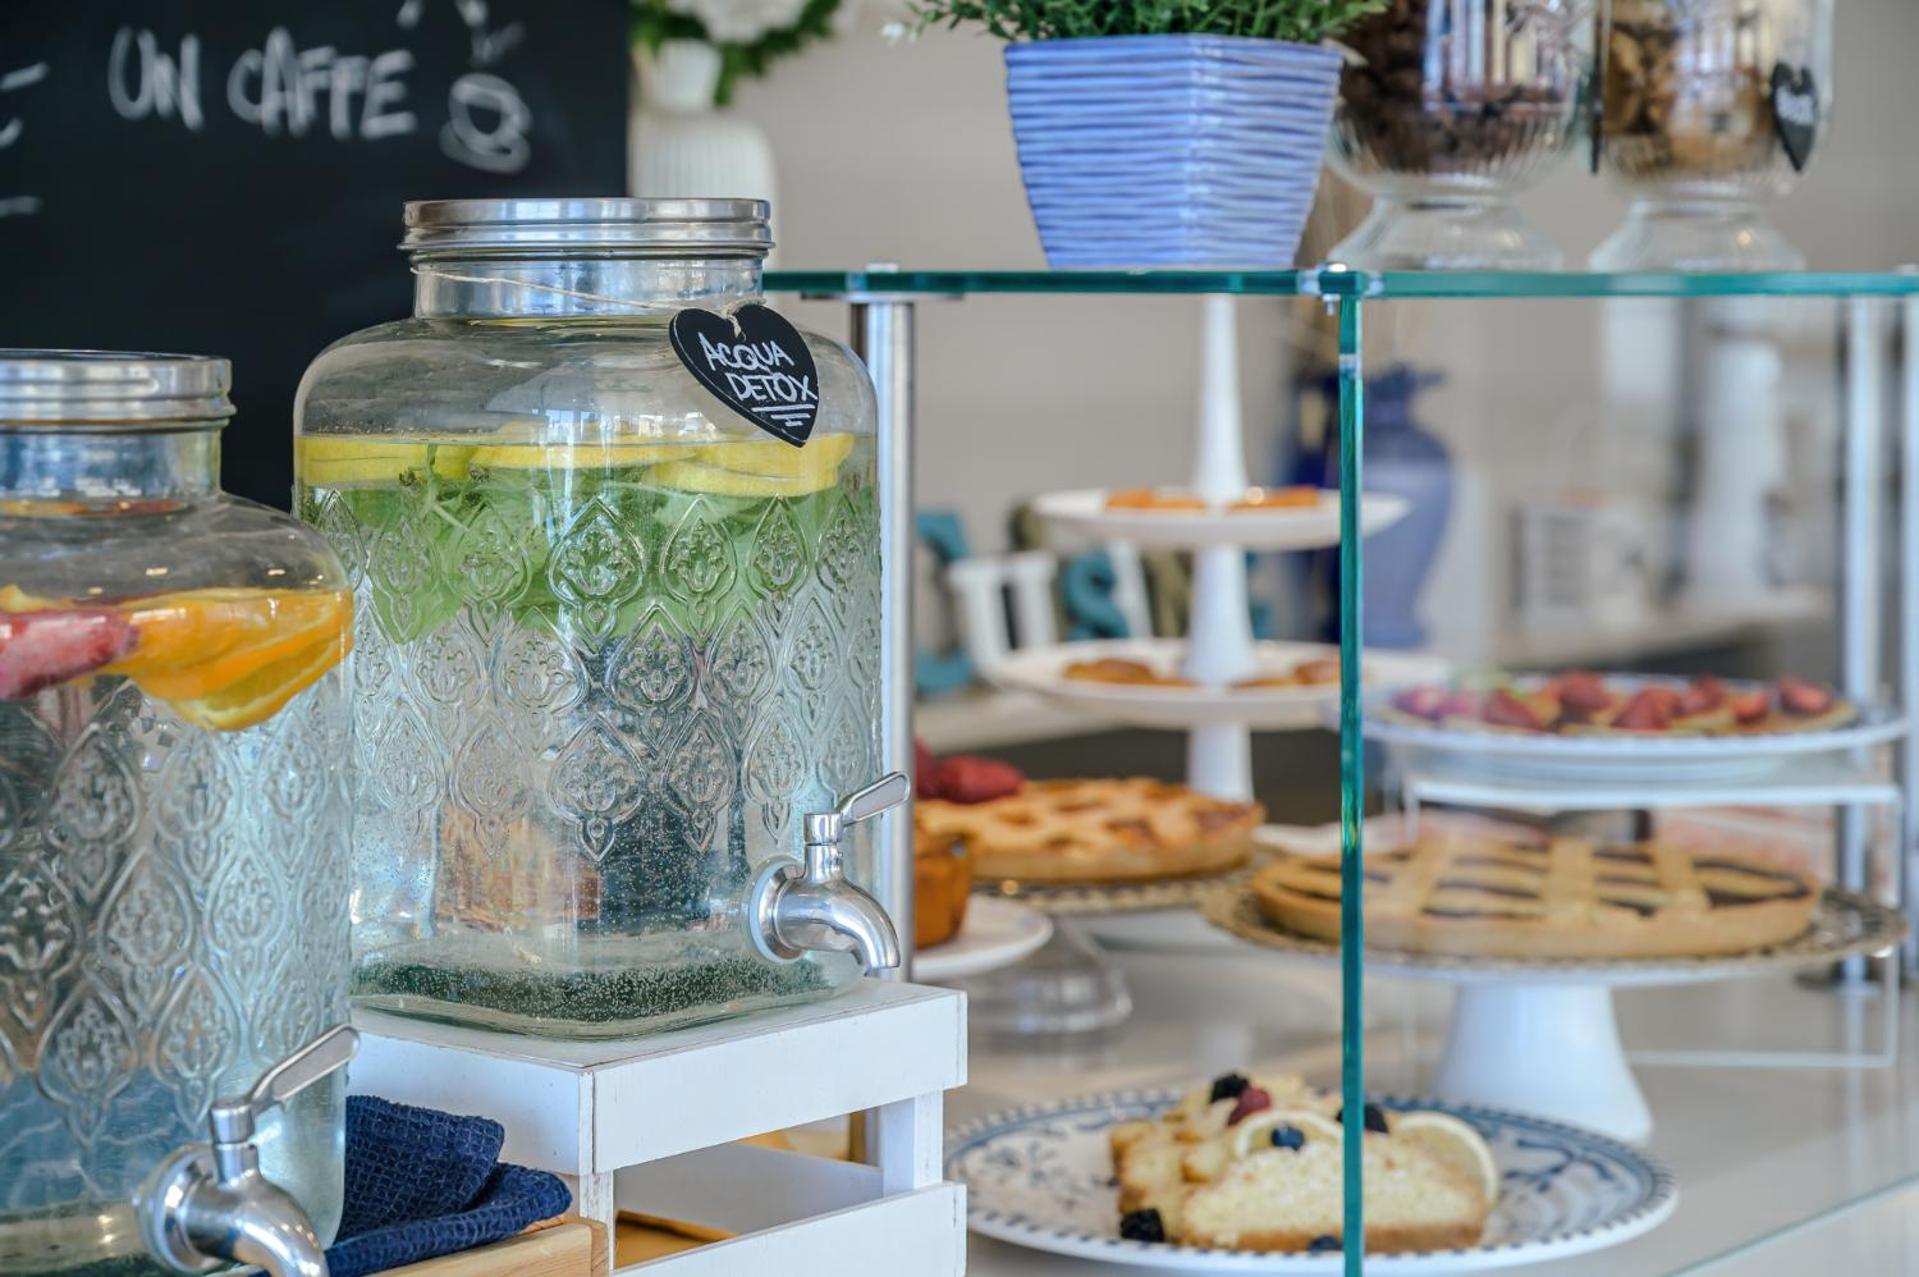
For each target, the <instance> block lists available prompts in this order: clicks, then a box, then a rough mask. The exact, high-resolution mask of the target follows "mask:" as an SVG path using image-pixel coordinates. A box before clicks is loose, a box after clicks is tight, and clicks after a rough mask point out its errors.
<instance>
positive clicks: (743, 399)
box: [666, 305, 820, 448]
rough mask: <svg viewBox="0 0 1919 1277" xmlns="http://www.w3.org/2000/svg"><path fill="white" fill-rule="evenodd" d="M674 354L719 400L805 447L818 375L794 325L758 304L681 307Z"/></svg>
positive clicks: (670, 332)
mask: <svg viewBox="0 0 1919 1277" xmlns="http://www.w3.org/2000/svg"><path fill="white" fill-rule="evenodd" d="M666 331H667V337H668V338H669V339H670V340H671V341H672V343H673V353H674V354H676V355H678V356H679V357H680V362H681V363H683V364H685V365H686V370H687V371H688V372H690V373H692V374H693V376H694V377H695V378H696V379H697V380H698V381H699V383H700V384H701V385H702V386H705V387H706V388H707V389H708V390H710V391H712V392H713V394H714V396H715V397H716V398H718V399H719V401H720V402H721V403H723V404H725V405H726V406H727V407H729V408H731V409H732V410H733V411H734V412H737V413H739V414H740V416H742V417H745V418H746V419H747V420H748V421H750V422H752V423H753V424H754V425H756V426H758V427H759V428H760V429H762V430H764V431H766V433H768V434H770V435H772V436H773V437H774V438H775V439H782V440H784V441H786V442H787V443H790V444H792V445H793V446H794V447H795V448H799V447H804V446H805V444H806V439H807V436H808V435H810V434H812V433H813V421H814V419H815V418H817V417H818V416H819V415H820V374H819V368H818V367H817V366H816V365H815V364H814V363H813V352H812V351H810V350H808V349H807V348H806V339H805V338H804V337H802V336H800V330H799V329H797V328H795V327H793V325H791V324H789V323H787V322H786V320H785V319H783V318H781V317H780V316H779V315H777V314H775V313H774V312H773V311H770V310H768V309H767V308H766V307H764V306H758V305H754V306H742V307H740V308H739V309H738V310H735V311H732V312H731V313H729V314H725V315H722V314H718V313H717V312H714V311H710V310H683V311H681V312H679V313H678V314H677V315H675V316H673V322H672V323H671V324H669V325H667V330H666Z"/></svg>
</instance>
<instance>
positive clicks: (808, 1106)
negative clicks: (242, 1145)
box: [348, 980, 966, 1277]
mask: <svg viewBox="0 0 1919 1277" xmlns="http://www.w3.org/2000/svg"><path fill="white" fill-rule="evenodd" d="M354 1024H355V1026H356V1027H357V1028H358V1029H359V1030H360V1033H361V1035H362V1036H361V1043H360V1054H359V1056H358V1058H356V1059H355V1060H354V1062H353V1065H352V1069H351V1072H350V1073H349V1075H348V1089H349V1091H351V1092H352V1093H354V1094H365V1095H377V1096H380V1097H381V1098H383V1099H388V1100H393V1101H396V1102H398V1103H402V1104H417V1105H423V1106H426V1107H430V1108H437V1109H440V1110H443V1111H445V1112H449V1113H457V1114H479V1115H482V1116H485V1117H490V1118H493V1119H495V1120H496V1121H498V1122H500V1123H501V1124H502V1125H504V1126H505V1127H506V1146H505V1148H504V1149H503V1150H502V1153H501V1156H502V1158H503V1159H504V1160H506V1161H509V1162H516V1163H519V1164H520V1165H523V1166H532V1167H535V1168H537V1169H539V1170H546V1171H552V1172H554V1173H555V1174H558V1175H560V1176H562V1177H563V1178H565V1179H566V1180H567V1182H568V1184H569V1185H570V1186H571V1187H572V1188H573V1191H574V1208H575V1210H576V1212H577V1213H578V1214H579V1215H581V1216H582V1217H583V1218H586V1219H590V1220H594V1221H597V1222H599V1223H601V1224H603V1225H605V1226H606V1229H605V1237H606V1239H607V1241H606V1244H607V1245H608V1246H609V1247H610V1246H611V1244H612V1237H613V1227H612V1225H613V1221H614V1217H615V1216H616V1215H617V1214H618V1212H619V1211H620V1210H622V1209H627V1210H634V1211H638V1212H642V1213H644V1214H647V1215H652V1216H656V1217H664V1218H669V1219H676V1220H682V1221H684V1222H687V1223H692V1224H699V1225H703V1226H705V1227H708V1228H713V1229H717V1230H721V1231H724V1232H729V1233H733V1234H735V1236H733V1237H732V1238H731V1239H730V1240H727V1241H723V1242H716V1243H713V1244H711V1245H708V1246H702V1247H700V1248H699V1249H697V1250H691V1251H686V1252H684V1253H682V1254H678V1255H669V1256H666V1257H664V1258H661V1259H655V1260H651V1261H649V1262H647V1263H643V1264H634V1265H631V1266H630V1267H628V1268H626V1269H621V1270H618V1271H622V1272H640V1271H642V1270H644V1271H645V1272H646V1273H647V1274H649V1275H651V1274H654V1273H660V1274H669V1275H670V1277H708V1275H712V1277H719V1275H721V1274H729V1275H730V1274H742V1273H759V1272H767V1273H771V1272H777V1273H779V1274H781V1277H869V1275H870V1277H895V1275H896V1274H902V1273H911V1274H914V1277H922V1275H924V1277H939V1275H941V1274H953V1275H954V1277H957V1275H958V1274H959V1273H961V1272H963V1271H964V1269H965V1256H966V1202H965V1189H964V1188H962V1187H961V1186H960V1185H958V1184H948V1183H943V1182H941V1179H940V1162H941V1138H942V1122H941V1100H942V1095H943V1093H944V1092H945V1091H947V1090H949V1089H951V1088H953V1087H956V1086H960V1085H963V1084H964V1083H965V1081H966V999H965V996H964V995H963V994H959V993H955V992H952V991H951V990H946V989H929V988H923V987H920V986H917V985H910V984H897V983H887V982H882V981H878V980H862V981H860V983H859V984H858V985H857V986H856V987H855V988H853V989H852V990H851V991H849V992H847V993H846V994H844V995H842V996H840V997H838V998H835V999H833V1000H832V1001H829V1002H820V1003H813V1004H810V1005H806V1006H799V1007H792V1008H788V1009H785V1010H779V1011H769V1012H764V1013H761V1014H758V1015H751V1016H745V1017H741V1018H739V1019H734V1020H728V1021H723V1022H721V1023H719V1024H711V1025H704V1026H701V1027H698V1028H692V1029H684V1030H681V1031H679V1032H674V1033H663V1034H656V1035H653V1036H650V1037H643V1038H633V1039H627V1040H622V1041H614V1042H554V1041H547V1040H543V1039H539V1038H528V1037H520V1036H516V1035H511V1034H503V1033H488V1032H482V1031H479V1030H474V1029H463V1028H455V1027H452V1026H449V1025H438V1024H429V1023H425V1022H423V1021H417V1020H407V1019H402V1018H399V1017H395V1016H389V1015H382V1014H378V1013H371V1012H364V1011H361V1012H356V1013H355V1015H354ZM866 1110H873V1116H872V1117H871V1119H870V1122H869V1128H868V1129H869V1134H870V1137H871V1143H872V1149H871V1153H872V1160H873V1162H874V1164H873V1165H861V1164H856V1163H850V1162H840V1161H834V1160H829V1159H826V1158H818V1157H808V1156H804V1155H802V1154H798V1153H790V1152H784V1151H780V1150H776V1149H767V1148H759V1147H756V1146H749V1145H742V1144H738V1143H735V1141H738V1140H741V1139H744V1138H746V1137H748V1136H752V1135H760V1134H764V1133H766V1132H768V1131H776V1130H782V1129H785V1128H787V1127H792V1126H799V1125H802V1124H804V1123H807V1122H816V1121H822V1120H825V1119H829V1118H834V1117H839V1116H841V1115H844V1114H848V1113H855V1112H861V1111H866ZM610 1268H611V1265H610V1263H609V1264H608V1265H607V1269H610ZM604 1270H606V1269H603V1270H602V1271H604Z"/></svg>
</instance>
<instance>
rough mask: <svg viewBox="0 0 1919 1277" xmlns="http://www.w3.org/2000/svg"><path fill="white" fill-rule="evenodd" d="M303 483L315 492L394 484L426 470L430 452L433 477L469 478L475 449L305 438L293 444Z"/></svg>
mask: <svg viewBox="0 0 1919 1277" xmlns="http://www.w3.org/2000/svg"><path fill="white" fill-rule="evenodd" d="M293 449H294V455H295V457H296V458H297V459H298V461H299V469H300V482H302V483H304V484H306V485H307V486H308V487H312V488H337V487H339V486H341V485H342V484H348V483H395V482H397V481H398V480H399V478H400V476H401V475H402V474H404V473H406V472H407V471H408V470H424V469H426V465H427V454H428V451H429V449H431V452H432V456H433V473H434V474H437V475H439V476H440V477H441V478H442V479H464V478H466V467H467V458H468V457H469V456H470V455H471V453H472V452H473V449H471V448H469V447H467V446H466V445H464V444H453V443H441V444H431V445H429V444H424V443H391V442H387V441H385V440H380V439H366V438H361V437H358V436H353V435H305V436H302V437H301V438H299V439H297V440H295V441H294V445H293Z"/></svg>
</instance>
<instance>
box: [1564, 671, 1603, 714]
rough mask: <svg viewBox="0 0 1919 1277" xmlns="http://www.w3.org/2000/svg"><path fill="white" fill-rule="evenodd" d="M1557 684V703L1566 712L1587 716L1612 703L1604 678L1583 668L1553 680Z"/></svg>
mask: <svg viewBox="0 0 1919 1277" xmlns="http://www.w3.org/2000/svg"><path fill="white" fill-rule="evenodd" d="M1554 681H1555V682H1556V683H1557V684H1558V688H1557V690H1558V692H1559V703H1560V705H1561V706H1562V707H1563V708H1564V709H1566V710H1567V711H1568V713H1577V714H1578V715H1580V716H1588V715H1591V714H1594V713H1597V712H1598V711H1600V710H1602V709H1605V708H1606V707H1607V706H1609V705H1611V704H1612V693H1611V692H1609V691H1607V690H1606V680H1605V679H1603V678H1601V677H1600V676H1599V675H1597V674H1593V673H1590V672H1588V671H1585V670H1574V671H1573V672H1572V673H1570V674H1562V675H1560V676H1559V678H1558V679H1556V680H1554Z"/></svg>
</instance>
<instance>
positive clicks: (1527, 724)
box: [1480, 687, 1546, 732]
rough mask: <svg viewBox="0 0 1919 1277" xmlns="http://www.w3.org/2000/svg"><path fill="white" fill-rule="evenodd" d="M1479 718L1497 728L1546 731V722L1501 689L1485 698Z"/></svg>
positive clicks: (1523, 702)
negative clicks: (1484, 704)
mask: <svg viewBox="0 0 1919 1277" xmlns="http://www.w3.org/2000/svg"><path fill="white" fill-rule="evenodd" d="M1480 716H1481V717H1482V718H1484V719H1485V720H1486V721H1487V722H1488V723H1492V724H1494V725H1495V726H1498V727H1517V728H1520V729H1522V730H1524V731H1529V732H1543V731H1545V730H1546V720H1545V719H1544V718H1543V717H1541V716H1540V714H1539V712H1538V711H1537V710H1535V709H1534V708H1533V707H1532V706H1530V705H1528V704H1527V703H1526V702H1525V701H1522V700H1520V699H1519V698H1518V697H1517V696H1514V695H1513V694H1512V693H1511V692H1509V691H1507V690H1506V689H1505V688H1503V687H1502V688H1500V689H1499V690H1498V691H1496V692H1494V693H1493V694H1492V695H1491V696H1489V697H1487V698H1486V706H1485V708H1484V709H1482V710H1481V711H1480Z"/></svg>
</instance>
